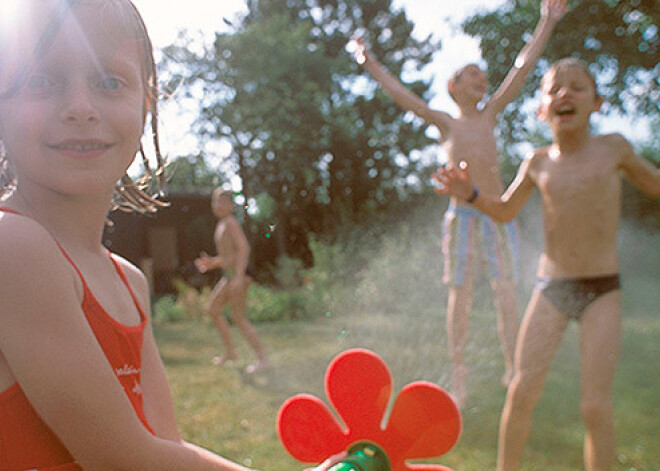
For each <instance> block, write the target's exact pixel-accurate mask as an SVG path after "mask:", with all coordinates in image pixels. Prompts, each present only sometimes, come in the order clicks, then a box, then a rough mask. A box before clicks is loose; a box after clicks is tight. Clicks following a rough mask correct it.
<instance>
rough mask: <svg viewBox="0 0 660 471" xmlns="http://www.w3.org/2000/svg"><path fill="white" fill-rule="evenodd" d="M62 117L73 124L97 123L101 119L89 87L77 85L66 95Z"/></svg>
mask: <svg viewBox="0 0 660 471" xmlns="http://www.w3.org/2000/svg"><path fill="white" fill-rule="evenodd" d="M61 116H62V119H63V120H64V121H66V122H68V123H72V124H85V123H97V122H98V121H99V119H100V115H99V113H98V110H97V109H96V107H95V106H94V103H93V101H92V97H91V94H90V91H89V89H88V88H87V87H86V86H76V87H74V88H72V89H71V90H69V91H68V93H66V94H65V95H64V106H63V108H62V115H61Z"/></svg>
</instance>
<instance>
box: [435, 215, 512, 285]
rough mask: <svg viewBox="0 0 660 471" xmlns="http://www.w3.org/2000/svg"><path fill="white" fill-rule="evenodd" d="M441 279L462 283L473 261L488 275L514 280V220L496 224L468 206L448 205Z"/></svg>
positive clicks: (443, 234) (443, 228)
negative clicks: (485, 270)
mask: <svg viewBox="0 0 660 471" xmlns="http://www.w3.org/2000/svg"><path fill="white" fill-rule="evenodd" d="M442 254H443V256H444V270H443V276H442V282H443V283H444V284H446V285H451V286H462V285H464V284H465V282H466V280H467V279H468V278H469V277H471V269H472V267H473V266H474V264H475V263H477V264H479V265H480V268H482V269H483V268H485V269H487V270H488V276H489V277H490V278H505V279H509V280H512V281H517V280H518V276H519V266H520V235H519V231H518V225H517V224H516V222H515V221H511V222H508V223H506V224H500V223H497V222H495V221H493V220H492V219H491V218H490V217H488V216H486V215H485V214H483V213H482V212H480V211H478V210H476V209H474V208H472V207H470V206H456V205H453V204H452V205H450V206H449V208H447V211H446V212H445V215H444V218H443V223H442Z"/></svg>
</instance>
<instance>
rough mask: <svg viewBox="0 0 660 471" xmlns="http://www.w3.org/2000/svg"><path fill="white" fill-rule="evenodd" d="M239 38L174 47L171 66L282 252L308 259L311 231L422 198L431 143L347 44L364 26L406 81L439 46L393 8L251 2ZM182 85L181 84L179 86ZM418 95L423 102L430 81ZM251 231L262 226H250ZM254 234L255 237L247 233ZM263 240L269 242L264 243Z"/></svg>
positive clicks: (366, 0)
mask: <svg viewBox="0 0 660 471" xmlns="http://www.w3.org/2000/svg"><path fill="white" fill-rule="evenodd" d="M247 6H248V11H247V13H246V15H245V16H244V17H243V18H240V19H239V20H237V21H236V23H235V24H236V26H235V30H234V31H232V32H231V33H222V34H221V33H218V34H216V38H215V41H214V43H213V44H212V46H211V47H209V48H205V49H204V50H201V51H200V50H199V48H197V49H195V48H193V47H190V41H191V40H190V39H188V40H186V39H185V38H183V39H182V40H181V41H180V42H179V43H178V44H176V45H173V46H171V47H169V48H167V49H166V51H165V53H166V54H165V55H166V57H168V61H167V64H166V68H168V69H169V70H170V72H171V73H172V74H174V75H175V78H181V79H182V80H184V84H185V85H184V89H185V90H184V91H185V93H186V94H187V95H186V96H187V97H190V98H194V99H197V100H199V102H200V103H201V104H202V111H201V114H200V117H199V121H198V123H197V128H196V129H197V131H198V132H199V133H200V134H201V136H202V137H203V138H204V139H206V140H219V139H222V140H226V141H228V142H229V143H230V144H231V147H232V151H231V154H230V155H229V157H228V158H229V160H230V161H231V163H232V165H233V167H234V168H235V169H236V173H237V175H238V176H239V178H240V179H241V181H242V184H243V191H244V193H245V194H246V196H247V197H248V198H250V197H253V196H254V195H261V194H263V195H268V196H269V197H270V198H272V200H273V202H274V210H273V220H272V221H271V222H269V224H275V225H277V227H278V230H277V231H276V232H275V233H274V237H275V239H276V240H275V241H273V242H274V243H272V244H271V245H272V247H273V248H275V249H276V250H277V251H278V253H277V255H284V254H286V255H289V256H294V257H296V258H300V259H303V260H305V261H306V264H307V262H308V261H309V258H310V250H309V247H308V239H309V238H308V234H310V233H311V234H322V233H324V232H326V231H327V230H328V228H331V227H336V226H337V225H340V224H341V223H344V222H355V221H358V220H360V219H362V218H363V217H364V216H365V215H367V214H370V213H373V212H375V211H378V210H382V209H383V208H385V207H386V206H387V205H388V204H389V203H390V202H391V201H393V200H398V199H399V198H401V197H402V196H403V197H405V196H406V195H407V194H409V193H411V192H414V191H417V188H416V187H414V188H413V187H412V186H409V184H408V179H407V177H408V176H409V175H411V174H415V173H416V172H418V171H419V169H418V165H415V164H413V163H411V159H410V153H411V152H412V151H413V150H415V149H418V148H420V147H423V146H425V145H427V144H429V143H430V140H429V138H427V137H426V135H425V133H424V130H425V128H424V126H423V125H422V123H420V122H419V121H418V120H414V121H412V122H410V121H408V120H406V119H404V113H403V112H402V111H401V110H400V109H398V107H397V106H396V105H395V104H394V103H393V102H392V101H391V100H389V99H388V98H386V97H384V96H383V95H382V94H378V95H376V96H375V97H374V95H373V88H374V87H369V88H368V89H366V90H365V89H364V87H358V86H357V85H356V83H357V82H356V80H357V79H358V75H359V74H361V73H362V71H361V69H359V68H358V66H357V65H356V64H354V63H353V61H352V59H351V57H350V55H349V54H348V53H346V52H345V51H344V47H345V45H346V43H347V42H348V40H349V38H350V36H351V35H352V34H353V33H354V32H355V31H356V30H358V28H364V30H366V31H368V33H369V35H370V37H371V38H372V43H373V44H372V47H373V49H374V51H375V52H376V53H377V54H379V55H381V56H382V59H383V62H384V63H385V64H386V65H387V66H388V67H390V68H391V70H392V71H393V72H394V73H395V74H400V73H401V70H402V69H403V65H404V64H405V63H409V64H412V65H415V66H417V67H421V66H423V65H424V64H427V63H428V62H429V61H430V59H431V54H432V53H433V52H434V51H435V49H436V45H435V44H433V43H432V42H431V41H430V40H429V39H427V40H424V41H418V40H415V39H414V38H412V37H411V36H410V33H411V32H412V28H413V25H412V23H410V21H408V19H407V18H406V16H405V14H404V13H403V11H401V10H395V9H394V7H393V6H392V2H391V0H377V1H374V0H360V1H356V2H354V1H350V2H349V1H347V0H341V1H339V2H331V3H328V2H325V1H319V0H305V1H303V0H298V1H293V2H291V1H285V0H251V1H248V2H247ZM179 76H180V77H179ZM410 86H411V87H412V88H413V89H414V90H415V91H416V92H418V93H419V94H421V95H425V94H426V93H427V92H428V88H429V84H428V83H424V82H416V83H414V84H410ZM248 223H249V224H252V223H251V222H249V221H248ZM246 230H247V231H248V232H250V233H252V232H255V231H253V229H252V228H249V227H248V228H246ZM260 242H263V241H260Z"/></svg>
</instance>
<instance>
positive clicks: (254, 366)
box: [245, 360, 270, 374]
mask: <svg viewBox="0 0 660 471" xmlns="http://www.w3.org/2000/svg"><path fill="white" fill-rule="evenodd" d="M268 367H270V363H269V362H268V360H257V361H255V362H253V363H250V364H249V365H248V366H246V367H245V372H246V373H247V374H252V373H256V372H257V371H261V370H265V369H266V368H268Z"/></svg>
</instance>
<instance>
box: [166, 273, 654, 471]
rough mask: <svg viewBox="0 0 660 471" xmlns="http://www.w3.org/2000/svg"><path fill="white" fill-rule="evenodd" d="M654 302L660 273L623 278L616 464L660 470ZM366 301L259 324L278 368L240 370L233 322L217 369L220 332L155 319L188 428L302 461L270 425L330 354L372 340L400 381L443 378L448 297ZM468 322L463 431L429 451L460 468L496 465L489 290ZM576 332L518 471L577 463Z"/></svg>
mask: <svg viewBox="0 0 660 471" xmlns="http://www.w3.org/2000/svg"><path fill="white" fill-rule="evenodd" d="M526 300H527V298H526V297H525V298H523V301H526ZM658 306H660V290H658V285H657V281H656V280H655V279H650V278H637V279H635V278H633V279H631V278H630V277H624V310H625V317H624V319H625V320H624V336H623V346H622V353H621V359H620V363H619V370H618V375H617V382H616V391H615V402H616V424H617V433H618V445H617V456H618V459H617V465H616V466H615V470H621V471H623V470H626V471H633V470H634V471H653V470H658V469H660V447H659V446H658V445H659V444H660V414H659V413H658V412H659V411H660V392H659V391H660V362H659V361H658V358H660V315H658V312H659V309H658ZM372 310H373V309H372ZM369 311H370V310H364V309H363V310H360V311H353V312H352V313H351V314H350V315H349V314H335V315H332V316H329V317H322V318H317V319H315V320H305V321H291V322H282V323H262V324H258V325H257V329H258V331H259V335H260V337H261V339H262V341H263V343H264V344H265V347H266V349H267V351H268V352H269V354H270V358H271V361H272V363H273V368H271V369H270V370H267V371H265V372H260V373H258V374H255V375H252V376H250V375H246V374H244V373H242V368H243V367H244V366H246V365H247V364H248V363H249V361H251V360H252V359H253V358H252V354H251V352H249V351H248V349H247V347H246V346H245V342H244V341H243V339H242V338H240V337H239V335H238V332H237V331H236V332H235V333H234V334H235V338H236V339H237V343H238V344H239V347H240V351H241V353H242V359H241V360H240V361H239V362H237V364H235V365H233V366H232V367H223V368H218V367H216V366H214V365H212V363H211V358H212V357H213V356H214V355H216V354H218V353H220V351H221V344H220V339H219V336H218V335H217V333H216V332H215V331H214V330H213V329H212V327H211V325H210V323H209V322H208V321H206V320H194V319H189V320H184V321H181V322H177V323H165V324H160V325H157V326H156V338H157V341H158V344H159V346H160V349H161V353H162V355H163V358H164V361H165V364H166V367H167V370H168V374H169V377H170V381H171V384H172V390H173V395H174V399H175V406H176V410H177V415H178V420H179V424H180V428H181V431H182V434H183V435H184V437H185V438H186V439H187V440H189V441H192V442H194V443H197V444H199V445H202V446H204V447H206V448H209V449H211V450H214V451H215V452H217V453H220V454H222V455H224V456H227V457H229V458H231V459H233V460H236V461H238V462H241V463H243V464H245V465H247V466H253V467H256V468H259V469H265V470H273V471H285V470H295V469H302V468H303V466H302V465H301V464H299V463H296V462H295V461H294V460H293V459H292V458H290V457H289V456H288V455H287V454H286V452H285V450H284V449H283V447H282V446H281V445H280V443H279V440H278V437H277V432H276V425H275V421H276V417H277V412H278V410H279V407H280V405H281V404H282V402H283V401H284V400H285V399H286V398H288V397H290V396H292V395H293V394H296V393H299V392H308V393H312V394H316V395H319V396H320V397H323V398H325V396H324V393H323V375H324V372H325V368H326V366H327V365H328V363H329V362H330V361H331V360H332V358H333V357H334V356H335V355H336V354H337V353H339V352H341V351H343V350H345V349H347V348H352V347H365V348H370V349H372V350H374V351H376V352H377V353H378V354H379V355H381V356H382V357H383V358H384V359H385V361H386V362H387V363H388V365H389V366H390V369H391V370H392V375H393V377H394V381H395V390H397V391H398V389H400V388H401V387H402V386H403V385H405V384H407V383H409V382H411V381H415V380H428V381H432V382H435V383H437V384H439V385H440V386H442V387H448V384H449V381H448V380H449V364H448V357H447V346H446V336H445V333H444V322H445V319H444V312H445V311H444V299H439V300H437V304H436V305H435V306H434V305H433V304H428V303H427V305H426V306H425V307H423V308H419V309H408V310H406V311H404V310H398V309H397V308H396V307H393V308H391V309H383V310H379V312H369ZM347 312H350V311H347ZM471 322H472V324H471V338H470V342H469V345H468V358H467V361H468V366H469V368H470V371H471V376H470V380H469V388H470V392H471V395H470V397H469V398H468V403H467V404H466V408H465V410H464V411H463V421H464V428H463V433H462V436H461V439H460V441H459V443H458V444H457V445H456V447H455V448H454V449H453V450H451V451H450V452H449V453H448V454H447V455H445V456H442V457H440V458H438V459H437V460H434V461H433V462H437V463H441V464H444V465H446V466H450V467H452V468H454V469H455V470H456V471H484V470H492V469H494V466H495V454H496V447H497V429H498V424H499V415H500V411H501V407H502V403H503V401H504V393H505V391H504V389H503V388H502V387H501V386H500V385H499V379H500V376H501V374H502V360H501V355H500V351H499V345H498V342H497V338H496V332H495V319H494V316H493V313H492V308H491V307H490V305H489V299H487V300H484V301H478V302H475V306H474V310H473V313H472V317H471ZM577 332H578V329H577V326H576V325H572V326H571V328H570V329H569V331H568V332H567V335H566V336H565V339H564V343H563V344H562V347H561V349H560V351H559V352H558V355H557V358H556V359H555V362H554V363H553V366H552V368H551V371H550V374H549V376H548V380H547V384H546V388H545V391H544V394H543V396H542V397H541V400H540V402H539V404H538V406H537V410H536V413H535V419H534V428H533V431H532V435H531V437H530V440H529V442H528V445H527V448H526V451H525V461H524V465H523V470H524V471H532V470H543V471H575V470H579V469H582V437H583V426H582V423H581V419H580V414H579V384H578V374H579V371H578V364H579V363H578V358H579V349H578V345H577Z"/></svg>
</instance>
